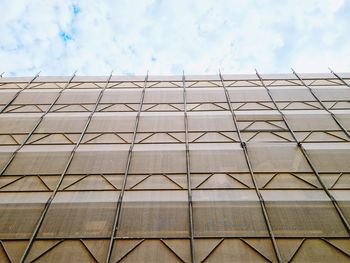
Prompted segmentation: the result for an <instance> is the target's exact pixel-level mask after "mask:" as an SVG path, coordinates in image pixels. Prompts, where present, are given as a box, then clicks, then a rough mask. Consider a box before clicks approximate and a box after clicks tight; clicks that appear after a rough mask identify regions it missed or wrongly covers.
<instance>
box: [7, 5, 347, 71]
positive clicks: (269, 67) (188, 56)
mask: <svg viewBox="0 0 350 263" xmlns="http://www.w3.org/2000/svg"><path fill="white" fill-rule="evenodd" d="M0 6H1V9H0V17H1V23H0V73H1V72H5V74H4V76H15V75H33V74H36V73H37V72H38V71H40V70H41V71H42V73H41V74H42V75H70V74H72V73H73V71H75V70H78V74H80V75H101V74H102V75H106V74H109V72H110V71H111V70H113V71H114V74H142V75H144V74H145V72H146V71H147V70H149V71H150V73H151V74H181V72H182V70H185V72H186V73H187V74H216V73H217V72H218V69H219V68H220V69H221V71H222V72H224V73H253V70H254V68H257V69H259V71H261V72H264V73H273V72H276V73H279V72H290V67H294V68H295V69H296V70H297V71H299V72H327V71H328V69H327V67H328V66H330V67H332V68H333V69H334V70H336V71H343V72H344V71H347V72H349V71H350V34H349V28H350V1H347V0H284V1H283V0H256V1H253V0H246V1H237V0H213V1H206V0H197V1H195V0H193V1H191V0H173V1H171V0H167V1H166V0H143V1H132V0H123V1H116V0H110V1H103V0H100V1H95V0H94V1H92V0H84V1H70V0H65V1H62V0H50V1H45V0H0Z"/></svg>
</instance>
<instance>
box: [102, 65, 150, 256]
mask: <svg viewBox="0 0 350 263" xmlns="http://www.w3.org/2000/svg"><path fill="white" fill-rule="evenodd" d="M147 81H148V71H147V75H146V77H145V81H144V84H143V89H142V93H141V98H140V105H139V109H138V112H137V115H136V120H135V126H134V131H133V136H132V142H131V144H130V147H129V151H128V158H127V162H126V166H125V172H124V179H123V184H122V188H121V191H120V194H119V197H118V201H117V208H116V212H115V216H114V220H113V226H112V233H111V237H110V240H109V246H108V253H107V258H106V262H107V263H108V262H110V261H111V256H112V251H113V246H114V235H115V233H116V231H117V229H118V226H119V220H120V214H121V207H122V202H123V197H124V192H125V186H126V181H127V177H128V174H129V168H130V164H131V158H132V151H133V148H134V144H135V140H136V135H137V129H138V126H139V120H140V115H141V111H142V106H143V101H144V97H145V92H146V86H147Z"/></svg>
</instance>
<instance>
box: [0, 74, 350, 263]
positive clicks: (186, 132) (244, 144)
mask: <svg viewBox="0 0 350 263" xmlns="http://www.w3.org/2000/svg"><path fill="white" fill-rule="evenodd" d="M256 74H257V75H258V73H257V72H256ZM220 75H221V74H220ZM220 77H221V76H220ZM259 80H260V81H261V83H262V86H263V87H264V88H265V89H267V92H268V93H269V90H268V88H267V87H266V86H268V85H267V84H266V85H264V84H265V83H264V81H263V80H262V78H259ZM221 81H223V79H221ZM203 82H205V81H203ZM208 82H210V81H208ZM229 82H230V81H229ZM339 82H340V81H339ZM158 83H159V82H158ZM182 83H183V85H182V88H183V99H184V102H183V103H184V105H185V109H184V112H185V111H186V112H185V118H184V123H185V142H184V141H182V142H175V143H186V168H187V169H186V175H187V186H188V189H185V186H183V188H182V189H178V190H179V191H184V190H187V191H188V195H189V198H188V199H189V203H190V201H191V203H192V197H191V198H190V196H191V192H192V190H194V189H196V188H192V187H191V172H190V152H189V147H188V145H189V143H191V142H190V141H189V135H191V132H189V131H188V119H187V117H188V116H187V112H189V111H190V110H187V109H188V108H187V107H186V105H187V98H186V89H187V87H186V80H185V75H184V74H183V82H182ZM225 83H227V81H225ZM268 83H269V82H268ZM307 83H308V82H307ZM144 84H145V81H144ZM107 85H108V84H107ZM107 85H106V87H107ZM193 85H194V84H192V86H193ZM254 85H256V86H259V87H261V85H258V84H256V82H254ZM337 85H338V86H339V85H341V84H337ZM222 86H224V88H225V96H226V91H227V88H226V86H225V85H224V84H223V85H222ZM298 86H302V85H298ZM309 86H310V85H309ZM31 87H33V85H31ZM217 87H219V88H221V86H217ZM140 88H142V87H140ZM143 88H147V87H146V85H144V87H143ZM176 88H181V86H179V87H176ZM193 88H196V87H193ZM227 93H228V92H227ZM100 94H101V93H100ZM227 95H229V94H227ZM269 95H271V94H270V93H269ZM270 99H271V100H272V102H271V104H272V103H274V104H275V107H276V109H277V110H278V111H279V113H280V114H281V116H282V120H281V121H286V120H285V119H284V117H285V116H284V115H283V113H282V111H283V109H282V108H279V107H277V103H276V102H275V101H274V100H273V98H272V96H270ZM142 100H143V99H142ZM225 103H227V104H228V105H229V106H231V107H232V106H233V105H232V104H234V103H233V102H232V101H231V99H230V98H229V102H227V96H226V102H225ZM135 104H136V103H135ZM140 104H141V103H139V106H140ZM159 104H162V103H159ZM159 104H156V105H159ZM165 104H167V103H165ZM198 104H199V105H203V104H208V103H198ZM211 104H215V103H211ZM95 105H96V104H95ZM101 105H102V104H101V103H100V102H98V103H97V106H98V107H100V106H101ZM144 105H145V104H144V103H142V105H141V106H140V108H141V107H142V106H144ZM188 106H189V105H188ZM140 108H139V111H138V112H140ZM226 110H227V109H226ZM256 110H258V109H256ZM94 111H96V112H97V111H98V110H97V108H96V107H95V110H94ZM141 111H142V109H141ZM146 111H147V110H146ZM230 111H231V114H232V115H233V116H232V117H233V118H234V117H235V113H236V112H235V111H236V110H234V109H230ZM238 111H239V109H237V112H238ZM245 111H249V110H245ZM86 116H87V115H86ZM90 116H92V114H90ZM90 116H89V117H90ZM139 118H140V116H139ZM236 121H237V120H236ZM265 121H266V120H265ZM88 122H89V121H88ZM238 123H239V122H238V121H237V123H235V124H238ZM87 125H88V124H87ZM135 126H136V124H135ZM85 127H87V126H85ZM287 128H288V129H285V132H288V133H290V134H292V137H293V136H294V135H295V134H297V132H294V131H292V130H291V129H290V127H289V126H287ZM261 131H262V130H261ZM271 131H274V129H271ZM337 131H339V132H341V131H340V130H337ZM235 132H237V133H238V132H239V133H240V135H243V132H244V129H240V130H238V129H237V131H235ZM249 132H251V131H249ZM257 132H259V130H257ZM263 132H265V130H263ZM266 132H269V130H266ZM298 132H299V131H298ZM311 132H312V131H311ZM31 133H32V134H33V131H32V132H31ZM130 133H131V132H130ZM139 133H142V131H141V132H138V131H137V127H135V129H134V133H133V134H134V135H135V134H139ZM156 133H166V132H155V133H152V134H156ZM182 133H184V132H182ZM207 133H208V132H203V135H204V134H207ZM53 134H54V133H53ZM83 134H84V135H86V134H89V132H87V130H86V129H85V131H83ZM203 135H201V136H203ZM29 136H30V135H29ZM82 137H83V136H80V141H79V145H81V144H83V142H82V141H83V140H82ZM344 138H345V136H344ZM293 140H294V137H293ZM293 140H289V142H294V141H293ZM28 141H29V140H28ZM28 141H27V143H28ZM248 141H249V140H248ZM239 142H240V143H241V146H242V148H243V152H244V154H246V157H245V158H246V161H247V160H248V161H249V160H250V159H249V156H248V149H247V146H246V142H247V141H243V140H242V138H241V139H240V141H239ZM295 142H296V143H297V145H298V147H300V150H301V151H302V153H303V154H304V156H305V155H307V154H308V153H307V152H306V150H305V149H303V145H302V142H303V141H298V140H297V141H295ZM126 143H129V142H126ZM193 143H196V142H193ZM215 143H220V142H215ZM24 144H25V143H24ZM133 144H137V142H136V137H135V136H134V137H133ZM17 145H18V144H17ZM46 145H49V144H46ZM20 147H22V146H20ZM245 149H246V150H245ZM245 151H246V152H245ZM132 153H133V151H132V150H131V151H130V149H129V154H130V162H129V164H128V165H129V166H130V163H131V161H132V158H131V156H132ZM305 158H306V160H307V162H308V163H309V165H310V167H311V166H312V163H311V162H310V159H308V157H305ZM248 161H247V163H248ZM248 167H249V168H251V166H249V163H248ZM66 168H67V167H66ZM311 168H312V167H311ZM67 169H68V168H67ZM251 169H252V168H251ZM5 170H6V169H5ZM66 171H67V170H66ZM125 171H126V170H125ZM312 171H313V173H312V172H309V174H315V175H316V176H317V179H318V180H321V179H322V178H321V177H320V176H319V174H321V175H322V173H318V172H317V171H316V169H315V170H313V169H312ZM237 173H239V172H237ZM266 173H268V172H266ZM278 173H283V171H279V172H278ZM278 173H274V174H275V175H276V174H278ZM316 173H317V174H316ZM111 174H112V173H111ZM113 174H114V173H113ZM172 174H173V173H172ZM178 174H180V173H178ZM207 174H208V177H206V178H204V177H203V181H202V182H201V183H200V184H203V183H204V182H205V181H207V180H208V179H210V178H211V176H213V175H214V174H213V173H207ZM232 174H233V173H232ZM239 174H241V173H239ZM245 174H247V175H248V172H245ZM249 174H250V176H251V177H252V176H254V174H252V172H251V171H250V172H249ZM259 174H260V173H259ZM291 174H295V175H293V176H296V177H298V173H291ZM300 174H305V173H301V172H300ZM347 174H348V173H347ZM43 175H44V174H43ZM97 175H99V176H102V177H104V175H106V174H92V176H97ZM120 175H124V181H123V183H125V184H124V187H123V191H127V190H132V191H139V190H140V191H143V190H144V189H134V187H135V186H136V185H138V184H140V183H142V182H143V181H144V180H146V179H147V178H149V176H151V175H148V176H146V177H145V178H144V179H142V180H141V181H140V182H138V183H136V184H135V185H133V186H132V187H128V188H127V187H126V182H127V181H126V180H127V176H128V175H129V172H128V171H126V173H124V174H122V173H120ZM152 175H156V174H152ZM181 175H184V173H181ZM6 176H7V175H6ZM9 176H13V177H16V178H18V179H16V180H15V181H17V180H20V179H21V178H23V177H24V176H23V175H22V176H21V175H19V176H15V175H9ZM31 176H37V175H31ZM40 176H41V175H40ZM63 176H65V174H63V175H62V174H57V175H55V177H56V178H57V177H61V179H62V180H61V181H60V182H59V184H61V183H62V181H63ZM88 176H90V175H84V176H82V177H81V178H80V179H79V180H77V181H74V182H73V183H72V184H70V185H69V186H71V185H74V184H75V183H78V182H79V181H81V180H84V179H85V178H87V177H88ZM130 176H131V174H130ZM164 176H165V177H167V178H168V176H167V174H164ZM255 176H256V177H257V175H255ZM340 177H341V175H340V176H339V177H338V179H337V180H336V181H335V183H334V184H333V185H335V184H336V183H337V181H338V180H339V178H340ZM0 178H1V177H0ZM257 178H258V177H257ZM273 178H275V177H274V176H273V177H272V178H271V179H270V180H269V181H268V182H267V183H266V184H265V185H264V186H261V187H258V186H257V185H254V187H252V185H251V184H249V188H250V189H253V188H255V190H258V191H260V190H262V189H264V187H265V186H267V185H268V184H269V182H270V181H271V180H273ZM168 179H169V178H168ZM258 179H259V178H258ZM299 179H300V178H299ZM129 180H130V178H129ZM301 180H302V179H301ZM322 180H323V179H322ZM15 181H13V182H10V184H12V183H14V182H15ZM107 181H108V180H107ZM253 182H254V181H253ZM309 184H310V183H309ZM320 184H321V183H320ZM181 185H185V184H184V183H182V184H181ZM69 186H67V187H65V188H64V189H60V190H58V188H59V187H56V189H55V191H56V192H63V191H75V192H83V191H101V190H97V189H90V190H84V189H77V190H70V189H66V188H68V187H69ZM314 187H315V188H313V189H308V191H311V190H317V189H321V188H322V189H323V190H324V191H326V192H327V191H328V189H332V187H331V186H329V187H326V186H325V185H322V184H321V187H320V186H319V184H318V183H317V184H315V185H314ZM324 187H326V189H324ZM117 188H118V189H119V185H118V187H114V188H113V189H108V190H102V191H118V189H117ZM200 189H204V190H209V189H212V188H200ZM216 189H220V188H218V187H217V188H216ZM230 189H236V188H230ZM239 189H247V188H239ZM279 189H281V190H283V189H286V188H280V187H276V188H273V189H265V190H272V191H273V190H279ZM288 189H291V190H292V189H299V188H288ZM337 189H342V188H337ZM347 189H349V188H347ZM149 190H150V191H151V190H164V191H167V190H168V189H156V188H154V189H149ZM172 190H177V189H172ZM4 192H18V191H4ZM20 192H24V193H25V192H52V190H50V189H49V188H48V190H47V191H46V190H44V191H37V190H25V191H20ZM119 197H120V195H119ZM258 197H260V196H259V195H258ZM51 201H52V199H51ZM262 201H263V202H264V200H262ZM331 201H332V203H333V201H334V202H335V203H333V205H334V207H335V208H336V209H337V206H336V205H337V204H336V202H337V201H336V200H332V199H331ZM118 205H120V207H122V205H123V204H122V200H120V202H119V200H118V203H117V208H118ZM260 205H261V206H263V203H262V202H261V201H260ZM189 208H190V206H189ZM338 208H339V207H338ZM44 209H46V205H45V208H44ZM47 209H49V208H48V207H47ZM262 209H263V208H262ZM339 210H340V208H339ZM341 212H342V211H341V210H340V213H341ZM119 213H120V214H121V213H122V212H121V208H120V211H119ZM189 213H191V208H190V209H189ZM263 213H264V210H263ZM337 213H338V215H339V211H338V210H337ZM266 215H267V213H266ZM119 216H120V215H118V218H117V219H115V221H114V222H116V223H115V227H114V226H113V233H112V235H111V237H109V234H108V236H99V237H69V236H67V237H63V238H61V237H60V238H58V237H52V238H51V237H50V238H45V237H37V236H35V237H34V238H33V239H31V240H30V242H32V243H33V244H34V242H35V241H37V240H57V243H55V245H54V247H55V246H57V245H59V244H60V243H62V242H64V241H66V240H77V241H79V240H80V242H83V241H85V240H88V239H90V240H101V239H103V240H106V241H107V240H109V242H110V246H111V250H109V252H111V253H112V252H113V250H114V249H115V246H118V244H114V249H113V243H114V242H115V241H116V240H130V239H138V240H139V243H138V244H137V246H138V245H140V244H141V243H142V242H143V241H147V240H159V241H160V242H162V243H163V244H164V240H165V241H166V240H171V239H173V240H177V239H180V240H186V244H188V243H187V242H190V244H191V245H192V243H193V241H194V239H217V240H218V242H219V244H217V245H216V246H215V247H214V249H213V250H211V251H208V253H209V254H208V255H207V256H206V258H208V257H209V256H210V255H211V254H213V252H215V249H216V248H217V247H219V246H220V244H221V243H222V242H223V241H224V240H225V239H233V238H236V239H241V241H242V242H244V239H249V238H256V239H262V240H264V242H265V241H266V242H270V241H271V240H272V237H271V233H270V232H269V233H266V234H264V236H261V237H260V236H259V237H256V236H254V235H251V236H240V237H239V236H227V237H224V238H221V237H218V236H204V237H198V236H197V237H195V235H194V234H195V233H193V230H191V229H193V225H191V219H190V232H191V231H192V234H191V233H190V235H191V237H190V238H189V237H176V238H175V237H163V238H148V237H147V238H144V237H132V238H129V237H116V236H115V232H116V231H117V230H118V224H119V223H120V222H119ZM264 216H265V214H264ZM339 216H340V218H341V219H343V218H342V217H341V215H339ZM40 220H41V219H40ZM42 221H44V219H42ZM265 222H266V219H265ZM342 223H343V224H344V225H345V224H346V223H347V222H346V221H345V223H344V221H343V220H342ZM40 225H41V223H40ZM345 227H346V225H345ZM39 228H40V226H39ZM39 230H40V229H38V230H37V233H38V232H39ZM347 230H348V229H347ZM271 231H272V227H271ZM348 232H349V231H348ZM272 234H273V232H272ZM67 235H68V234H67ZM321 235H322V234H321ZM289 238H290V239H293V238H292V237H279V236H278V237H277V238H276V239H277V241H278V240H280V239H289ZM305 238H306V240H307V239H318V240H324V241H325V242H326V243H328V244H329V245H332V244H331V243H330V242H327V241H328V240H327V239H329V238H335V239H342V240H343V239H346V238H341V237H339V236H333V237H330V236H328V237H326V238H323V237H314V236H306V237H305ZM298 239H302V238H301V237H299V238H298ZM2 240H3V241H4V242H5V241H16V240H17V241H20V240H28V239H27V238H4V239H2ZM304 240H305V239H304ZM248 241H249V240H248ZM194 242H195V241H194ZM1 243H2V241H1V240H0V249H1V246H2V244H1ZM244 243H245V242H244ZM82 245H83V246H84V247H85V248H86V246H85V245H84V243H82ZM246 245H248V244H246ZM137 246H135V247H133V248H132V249H130V251H128V253H127V254H126V255H124V258H125V257H126V256H127V255H128V254H130V253H132V252H133V251H134V248H136V247H137ZM164 246H165V247H167V248H168V249H169V251H172V249H171V248H169V247H168V246H167V245H166V244H164ZM248 246H249V245H248ZM301 246H302V244H300V245H299V246H298V249H297V250H296V251H294V254H293V256H295V255H296V254H297V253H298V251H299V250H300V247H301ZM333 246H334V245H333ZM54 247H52V248H49V250H48V251H45V252H44V253H48V252H49V251H50V250H52V249H54ZM334 247H335V246H334ZM2 248H3V249H4V250H5V247H4V246H2ZM251 248H252V247H251ZM335 248H337V247H335ZM30 249H31V248H29V250H28V252H27V253H28V255H30ZM192 249H193V248H192V247H191V260H192V262H193V261H194V259H193V257H192V255H194V253H193V251H192ZM252 249H254V248H252ZM274 249H275V248H274ZM337 249H338V250H339V251H340V252H342V253H344V251H342V250H340V249H339V248H337ZM255 251H256V249H255ZM88 252H89V250H88V251H87V253H88ZM172 252H173V253H175V252H176V251H175V252H174V251H172ZM256 252H257V253H259V251H256ZM135 253H137V252H136V251H135ZM272 253H273V252H272ZM275 253H276V251H275ZM175 254H176V253H175ZM259 254H260V253H259ZM344 254H346V253H344ZM43 255H44V254H42V255H39V256H38V258H39V257H41V256H43ZM5 256H8V255H5ZM91 256H92V258H91V259H95V260H97V259H98V258H95V257H94V255H92V254H91ZM175 256H178V255H175ZM348 256H349V255H348ZM263 257H264V256H263ZM264 258H265V259H266V260H268V259H267V258H266V257H264ZM179 259H180V258H179ZM180 260H182V259H180ZM197 260H199V259H197ZM23 261H24V260H23Z"/></svg>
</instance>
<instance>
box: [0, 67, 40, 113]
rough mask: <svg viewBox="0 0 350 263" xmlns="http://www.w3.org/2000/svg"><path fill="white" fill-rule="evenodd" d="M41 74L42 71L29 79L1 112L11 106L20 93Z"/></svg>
mask: <svg viewBox="0 0 350 263" xmlns="http://www.w3.org/2000/svg"><path fill="white" fill-rule="evenodd" d="M39 74H40V71H39V72H38V73H37V74H36V75H35V76H34V77H33V78H32V79H31V80H30V81H28V82H27V84H26V85H25V86H24V87H23V88H22V89H20V90H19V91H17V93H16V94H15V95H14V96H13V98H12V99H11V100H10V101H9V102H8V103H7V104H6V105H5V107H4V108H2V109H1V110H0V113H3V112H4V111H5V110H6V109H7V108H8V106H10V104H11V103H12V102H13V101H14V100H15V99H16V98H17V97H18V95H19V94H21V92H22V91H23V90H25V89H27V88H28V87H29V86H30V84H32V82H33V81H34V80H35V79H36V78H37V77H39ZM1 77H2V76H1Z"/></svg>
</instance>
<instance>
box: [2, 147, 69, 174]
mask: <svg viewBox="0 0 350 263" xmlns="http://www.w3.org/2000/svg"><path fill="white" fill-rule="evenodd" d="M71 150H73V146H69V145H56V146H55V147H54V148H53V147H52V146H36V145H35V146H34V145H32V146H24V147H23V148H22V149H21V150H20V151H19V152H18V153H17V154H16V157H15V158H14V159H13V161H12V162H11V164H10V166H9V167H8V169H7V170H6V174H8V175H10V174H11V175H21V174H61V173H62V172H63V170H64V167H65V166H66V164H67V161H68V158H69V155H70V152H71Z"/></svg>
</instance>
